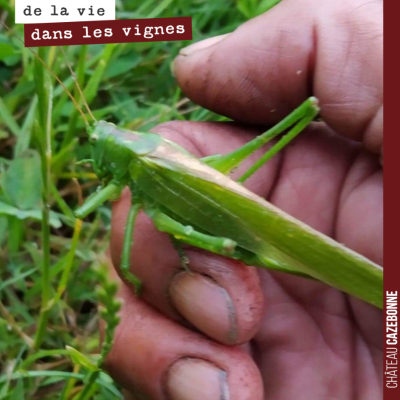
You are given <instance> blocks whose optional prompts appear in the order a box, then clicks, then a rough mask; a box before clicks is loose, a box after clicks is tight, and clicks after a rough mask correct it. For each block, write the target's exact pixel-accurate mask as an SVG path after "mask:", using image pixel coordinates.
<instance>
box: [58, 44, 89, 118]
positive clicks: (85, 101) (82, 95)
mask: <svg viewBox="0 0 400 400" xmlns="http://www.w3.org/2000/svg"><path fill="white" fill-rule="evenodd" d="M60 47H61V51H62V53H63V54H64V58H65V62H66V63H67V67H68V69H69V70H70V72H71V75H72V79H73V80H74V82H75V86H76V88H77V89H78V92H79V94H80V96H81V98H82V100H83V104H84V106H85V108H86V111H87V112H88V114H89V115H90V117H91V118H92V120H93V121H96V118H95V117H94V115H93V113H92V110H91V109H90V108H89V104H88V102H87V100H86V97H85V95H84V94H83V90H82V88H81V86H80V85H79V82H78V78H77V76H76V74H75V72H74V70H73V69H72V66H71V64H70V63H69V61H68V57H67V54H66V53H65V50H64V48H63V46H60Z"/></svg>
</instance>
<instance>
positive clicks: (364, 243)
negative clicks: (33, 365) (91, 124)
mask: <svg viewBox="0 0 400 400" xmlns="http://www.w3.org/2000/svg"><path fill="white" fill-rule="evenodd" d="M207 45H208V46H207ZM199 46H200V48H199ZM382 47H383V44H382V2H381V1H372V2H371V1H365V0H363V1H361V0H351V1H344V0H341V1H337V0H336V1H334V0H326V1H324V2H321V1H319V0H284V1H283V3H281V4H280V5H278V6H277V7H276V8H275V9H273V10H272V11H271V12H269V13H267V14H265V15H262V16H260V17H258V18H256V19H254V20H251V21H249V22H248V23H246V24H244V25H243V26H242V27H240V28H239V29H238V30H236V31H235V32H234V33H231V34H229V35H228V36H226V37H223V38H217V39H211V40H209V41H208V42H206V43H202V44H200V45H198V46H197V49H194V48H193V47H192V48H189V49H184V50H183V51H182V53H181V55H180V56H178V58H177V59H176V61H175V69H174V70H175V75H176V79H177V81H178V84H179V85H180V86H181V87H182V89H183V90H184V92H185V93H186V94H187V95H188V97H190V98H191V99H192V100H193V101H195V102H196V103H198V104H200V105H202V106H204V107H207V108H209V109H211V110H214V111H216V112H218V113H221V114H224V115H227V116H229V117H231V118H233V119H234V120H236V121H238V122H239V123H242V125H239V124H238V123H231V124H213V123H201V122H198V123H195V122H171V123H167V124H163V125H161V126H159V127H157V128H156V130H155V131H156V132H158V133H160V134H162V135H164V136H166V137H168V138H170V139H172V140H174V141H175V142H177V143H179V144H180V145H182V146H184V147H186V148H187V149H188V150H189V151H191V152H193V153H194V154H195V155H196V156H206V155H210V154H215V153H227V152H229V151H231V150H232V149H234V148H237V147H238V146H240V145H242V144H243V143H245V142H246V141H248V140H249V139H250V138H252V137H254V135H255V134H256V133H259V132H261V131H262V130H263V129H259V128H256V126H263V127H267V126H270V125H272V124H274V123H276V122H277V121H278V120H280V119H281V118H282V117H283V116H285V115H286V114H288V113H289V112H290V111H291V110H292V109H293V108H294V107H295V106H296V105H298V104H300V102H301V101H303V100H304V99H305V98H306V97H307V96H309V95H311V94H314V95H315V96H317V97H318V98H319V99H320V101H321V116H322V118H323V121H324V122H319V123H314V124H313V126H311V127H310V128H309V129H308V130H307V131H306V132H305V133H303V134H302V135H301V136H300V137H299V138H298V139H296V141H295V143H293V144H292V145H291V146H289V147H288V148H287V149H286V150H284V151H283V152H282V153H281V154H279V155H278V156H277V157H275V158H274V159H273V160H271V161H270V162H269V163H268V165H266V166H264V167H263V168H262V169H261V170H259V171H258V173H257V174H256V175H255V176H253V177H252V178H251V179H249V181H248V183H247V186H248V188H249V189H251V190H253V191H254V192H256V193H257V194H259V195H260V196H263V197H265V198H267V199H268V200H269V201H271V202H272V203H273V204H275V205H276V206H278V207H279V208H281V209H282V210H284V211H286V212H288V213H289V214H291V215H293V216H294V217H296V218H298V219H300V220H302V221H304V222H306V223H307V224H309V225H311V226H312V227H314V228H316V229H318V230H320V231H321V232H323V233H325V234H327V235H329V236H332V237H333V238H335V239H336V240H337V241H339V242H341V243H344V244H345V245H347V246H348V247H350V248H352V249H354V250H356V251H358V252H360V253H361V254H363V255H365V256H367V257H369V258H370V259H371V260H373V261H375V262H377V263H378V264H382V251H383V249H382V247H383V245H382V215H383V210H382V207H383V204H382V185H383V181H382V167H381V161H382V154H381V149H382V138H383V125H382V113H383V112H382V110H383V108H382V80H383V79H382ZM195 50H196V51H195ZM228 61H229V62H228ZM243 123H246V124H249V125H243ZM251 125H253V127H251ZM260 154H261V153H258V156H259V155H260ZM255 158H257V156H256V157H254V158H253V161H254V159H255ZM250 162H251V161H249V162H247V166H248V165H249V163H250ZM245 168H246V165H245V166H242V167H241V168H240V169H239V170H238V171H235V173H234V175H233V176H237V175H239V174H240V172H241V171H243V170H244V169H245ZM128 206H129V197H128V193H125V194H124V195H123V197H122V198H121V200H120V201H118V202H116V203H115V204H114V206H113V227H112V242H111V254H112V259H113V263H114V265H115V266H118V263H119V258H120V253H121V247H122V237H123V231H124V221H125V217H126V214H127V210H128ZM187 254H188V256H189V258H190V265H191V269H192V271H193V274H192V275H189V276H188V275H187V273H185V272H181V269H180V261H179V258H178V256H177V254H176V252H175V250H174V248H173V247H172V245H171V243H170V241H169V239H168V237H167V236H166V235H164V234H162V233H159V232H157V231H156V230H155V229H154V227H152V225H151V223H150V222H149V221H148V219H147V218H146V217H144V216H141V217H140V218H139V221H138V223H137V227H136V232H135V245H134V248H133V255H132V272H134V273H135V274H137V275H138V276H139V277H140V278H141V279H142V281H143V283H144V287H145V291H144V293H143V296H142V298H140V299H137V298H135V296H134V295H133V294H132V290H131V289H130V288H129V287H127V286H126V285H125V284H123V283H121V296H122V298H123V299H124V307H123V310H122V313H121V316H122V321H121V324H120V326H119V328H118V332H117V336H116V341H115V345H114V349H113V351H112V353H111V354H110V357H109V359H108V362H107V368H108V370H109V371H110V373H111V374H112V375H113V377H114V378H115V379H117V380H118V381H119V382H120V383H121V384H122V385H123V386H124V387H125V388H126V389H127V398H129V399H136V400H138V399H141V398H149V399H152V400H164V399H167V398H170V399H175V400H181V399H183V400H184V399H188V400H189V399H193V400H197V399H202V398H207V399H210V400H214V399H215V400H217V399H219V398H223V397H221V396H220V395H218V393H217V391H216V390H215V386H213V383H212V382H213V380H212V378H210V376H211V375H210V376H209V375H208V372H205V371H206V370H205V369H201V368H198V367H194V368H192V367H191V366H190V365H189V364H190V360H186V359H185V357H191V358H196V359H200V360H206V361H208V362H209V363H210V365H211V366H212V367H215V368H218V369H219V370H223V371H225V372H226V382H225V383H226V385H227V387H229V397H228V398H229V399H230V400H261V399H265V400H268V399H273V400H303V399H304V400H306V399H307V400H322V399H338V400H355V399H362V400H377V399H379V398H382V313H381V311H380V310H378V309H376V308H374V307H372V306H370V305H368V304H365V303H363V302H362V301H360V300H357V299H355V298H352V297H350V296H347V295H344V294H343V293H340V292H338V291H337V290H334V289H332V288H329V287H327V286H326V285H323V284H320V283H317V282H311V281H308V280H305V279H302V278H298V277H291V276H288V275H284V274H279V273H271V272H268V271H258V270H255V269H254V268H250V267H244V266H242V265H240V264H238V263H236V262H234V261H232V260H228V259H224V258H222V257H218V256H215V255H211V254H207V253H204V252H200V251H198V250H195V249H190V250H188V252H187ZM210 277H211V278H212V279H210ZM227 299H228V300H227ZM227 304H229V307H227V306H226V305H227ZM237 344H243V345H242V346H232V345H237ZM181 359H183V361H180V362H181V363H182V365H183V366H184V367H188V368H186V369H185V368H183V369H181V370H179V368H175V367H176V366H177V365H179V363H177V362H176V361H177V360H181ZM185 363H186V364H185ZM183 370H184V371H192V373H191V374H189V375H187V374H186V375H185V374H184V373H182V371H183ZM185 385H186V386H185ZM178 386H179V388H180V390H181V391H178V392H179V393H177V392H176V387H178ZM185 387H186V389H185ZM174 388H175V389H174ZM181 388H183V389H181ZM174 390H175V391H174ZM134 392H135V394H133V393H134ZM139 392H140V393H141V394H142V395H140V394H138V393H139ZM144 395H145V396H146V397H141V396H144Z"/></svg>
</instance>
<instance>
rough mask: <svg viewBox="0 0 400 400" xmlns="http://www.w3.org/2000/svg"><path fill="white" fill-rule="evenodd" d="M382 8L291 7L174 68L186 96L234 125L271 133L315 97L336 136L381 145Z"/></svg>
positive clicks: (203, 46)
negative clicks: (256, 126)
mask: <svg viewBox="0 0 400 400" xmlns="http://www.w3.org/2000/svg"><path fill="white" fill-rule="evenodd" d="M382 9H383V2H380V1H378V2H366V1H365V0H349V1H337V0H326V1H323V2H321V1H319V0H284V1H283V2H282V3H280V4H279V5H277V6H276V7H274V8H273V9H272V10H270V11H269V12H267V13H265V14H263V15H261V16H260V17H257V18H255V19H253V20H250V21H248V22H247V23H245V24H244V25H242V26H241V27H239V28H238V29H237V30H236V31H234V32H232V33H230V34H228V35H224V36H219V37H214V38H210V39H207V40H205V41H202V42H199V43H195V44H193V45H191V46H189V47H187V48H185V49H183V50H181V52H180V54H179V56H178V57H177V58H176V60H175V62H174V73H175V76H176V78H177V81H178V83H179V85H180V86H181V87H182V89H183V90H184V92H185V93H186V94H187V96H188V97H190V98H191V99H192V100H193V101H195V102H196V103H198V104H200V105H202V106H204V107H206V108H209V109H211V110H213V111H215V112H217V113H220V114H224V115H226V116H228V117H230V118H233V119H235V120H239V121H243V122H247V123H253V124H263V125H269V124H272V123H275V122H277V121H279V120H280V119H282V118H283V117H284V116H285V115H287V114H288V113H289V112H290V111H291V110H293V109H294V108H295V107H296V106H298V105H299V104H300V103H301V102H302V101H304V100H305V99H306V98H307V97H308V96H311V95H315V96H316V97H318V98H319V100H320V104H321V116H322V118H323V119H324V121H325V122H326V123H327V124H328V125H330V126H331V127H332V128H333V129H335V130H336V131H338V132H340V133H342V134H344V135H346V136H348V137H350V138H352V139H355V140H358V141H363V142H364V143H365V145H366V147H367V148H368V149H369V150H371V151H374V152H379V150H380V148H381V145H382V115H383V113H382V97H383V96H382V92H383V89H382V87H383V40H382V32H383V11H382Z"/></svg>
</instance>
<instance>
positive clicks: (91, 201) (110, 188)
mask: <svg viewBox="0 0 400 400" xmlns="http://www.w3.org/2000/svg"><path fill="white" fill-rule="evenodd" d="M124 187H125V185H123V184H121V183H118V182H114V181H111V182H110V183H109V184H108V185H107V186H106V187H104V188H102V189H101V190H100V191H98V192H95V193H93V195H91V196H90V197H89V198H88V199H87V200H86V201H85V202H84V203H83V205H82V206H80V207H79V208H78V209H77V210H75V213H74V214H75V217H76V218H79V219H83V218H85V217H87V216H88V215H89V214H90V213H92V212H93V211H95V210H96V209H97V208H99V207H100V206H101V205H103V204H104V203H105V202H106V201H107V200H117V199H119V198H120V197H121V193H122V189H123V188H124Z"/></svg>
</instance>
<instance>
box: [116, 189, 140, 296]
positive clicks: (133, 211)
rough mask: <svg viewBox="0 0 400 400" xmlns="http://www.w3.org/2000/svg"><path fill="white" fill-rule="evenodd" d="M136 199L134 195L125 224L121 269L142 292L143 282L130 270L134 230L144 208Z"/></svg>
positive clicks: (136, 290) (136, 288)
mask: <svg viewBox="0 0 400 400" xmlns="http://www.w3.org/2000/svg"><path fill="white" fill-rule="evenodd" d="M136 200H137V199H135V196H133V195H132V199H131V207H130V209H129V213H128V217H127V219H126V225H125V234H124V242H123V246H122V256H121V264H120V271H121V273H122V276H123V277H124V278H125V279H126V280H127V281H128V282H129V283H131V284H132V285H133V286H134V288H135V292H136V294H140V292H141V290H142V282H141V281H140V280H139V278H138V277H137V276H135V275H134V274H132V272H131V271H130V269H131V249H132V245H133V232H134V228H135V222H136V218H137V216H138V214H139V212H140V210H141V208H142V204H141V203H140V202H136Z"/></svg>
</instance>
